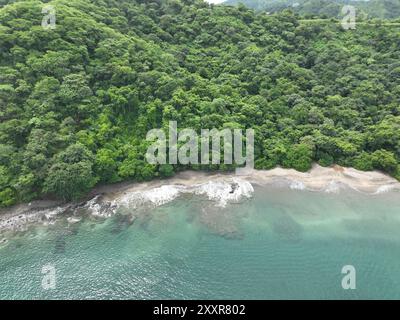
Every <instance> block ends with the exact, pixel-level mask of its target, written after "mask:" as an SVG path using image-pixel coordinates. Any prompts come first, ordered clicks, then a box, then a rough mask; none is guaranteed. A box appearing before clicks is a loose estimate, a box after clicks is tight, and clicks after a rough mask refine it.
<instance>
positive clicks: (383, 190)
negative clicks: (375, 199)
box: [374, 184, 395, 194]
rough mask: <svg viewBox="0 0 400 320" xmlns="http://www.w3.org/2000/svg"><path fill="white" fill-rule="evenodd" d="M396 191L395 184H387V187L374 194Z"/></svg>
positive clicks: (381, 187) (380, 188) (384, 186)
mask: <svg viewBox="0 0 400 320" xmlns="http://www.w3.org/2000/svg"><path fill="white" fill-rule="evenodd" d="M394 189H395V186H394V185H393V184H386V185H383V186H380V187H379V188H378V189H377V190H376V192H375V193H374V194H381V193H386V192H389V191H391V190H394Z"/></svg>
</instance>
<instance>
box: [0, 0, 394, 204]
mask: <svg viewBox="0 0 400 320" xmlns="http://www.w3.org/2000/svg"><path fill="white" fill-rule="evenodd" d="M50 4H52V5H53V6H54V8H55V9H56V17H57V20H56V21H57V22H56V28H55V29H50V30H45V29H43V28H42V27H41V21H42V18H43V14H42V13H41V11H42V7H43V3H42V2H40V1H36V0H31V1H16V2H15V3H11V4H8V5H5V6H4V7H2V8H1V9H0V205H1V206H9V205H11V204H13V203H16V202H21V201H29V200H31V199H34V198H38V197H49V196H53V197H59V198H63V199H65V200H69V199H76V198H78V197H80V196H82V195H84V194H85V193H86V192H87V191H88V190H90V188H92V187H93V186H94V185H96V184H99V183H113V182H118V181H123V180H133V181H142V180H148V179H152V178H154V177H165V176H170V175H172V174H173V173H174V172H175V171H178V170H182V169H185V168H188V167H187V166H186V167H185V166H171V165H162V166H154V165H150V164H148V163H147V162H146V161H145V159H144V154H145V151H146V149H147V147H148V142H146V141H145V140H144V138H145V137H146V133H147V132H148V130H150V129H152V128H159V127H166V126H167V125H168V122H169V121H170V120H175V121H177V122H178V125H179V127H180V128H193V129H195V130H197V131H198V132H199V131H200V130H201V129H202V128H209V129H212V128H214V127H216V128H242V129H245V128H253V129H254V130H255V132H256V150H255V151H256V167H257V168H258V169H268V168H273V167H275V166H277V165H282V166H284V167H291V168H295V169H297V170H301V171H306V170H308V169H309V168H310V166H311V163H312V162H313V161H317V162H319V163H320V164H321V165H324V166H329V165H331V164H333V163H337V164H340V165H344V166H353V167H355V168H358V169H362V170H372V169H379V170H383V171H385V172H388V173H389V174H391V175H394V176H397V177H400V167H399V159H400V106H399V103H400V54H399V52H400V32H399V28H396V27H393V28H388V27H385V26H382V25H379V24H377V25H365V26H363V27H362V28H361V27H360V28H358V29H357V30H355V31H350V32H345V31H344V30H343V29H342V28H341V27H340V26H339V25H337V24H335V23H332V24H324V25H320V24H315V25H313V24H310V25H307V24H306V25H304V24H300V23H299V21H298V20H297V18H296V17H295V16H294V15H293V14H292V13H289V12H283V13H280V14H277V15H273V16H268V15H266V14H263V13H259V14H258V13H256V12H254V11H252V10H250V9H246V8H244V7H239V8H235V7H227V6H209V5H208V4H206V3H205V2H203V1H201V0H168V1H147V0H146V1H132V0H129V1H128V0H90V1H88V0H85V1H83V0H55V1H51V2H50ZM192 168H193V169H203V170H215V169H220V170H227V169H232V167H229V166H225V165H221V166H217V165H210V166H194V167H192Z"/></svg>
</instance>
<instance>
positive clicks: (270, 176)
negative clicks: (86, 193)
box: [91, 164, 400, 200]
mask: <svg viewBox="0 0 400 320" xmlns="http://www.w3.org/2000/svg"><path fill="white" fill-rule="evenodd" d="M232 178H238V179H242V180H245V181H247V182H249V183H251V184H255V185H260V186H263V185H267V184H272V183H275V182H279V181H287V182H292V183H293V184H291V186H292V187H291V188H293V189H307V190H311V191H326V190H327V188H328V189H329V188H331V187H332V184H339V185H340V184H341V185H345V186H348V187H350V188H352V189H354V190H356V191H358V192H362V193H370V194H377V193H381V192H385V191H389V190H400V182H399V181H397V180H396V179H395V178H393V177H391V176H389V175H387V174H385V173H382V172H379V171H359V170H357V169H353V168H346V167H340V166H337V165H335V166H332V167H321V166H319V165H318V164H314V165H313V167H312V169H311V170H310V171H308V172H300V171H296V170H294V169H284V168H281V167H277V168H274V169H271V170H255V169H252V170H249V171H247V172H246V174H244V175H236V174H234V173H231V172H227V173H221V172H219V173H213V172H203V171H191V170H188V171H183V172H179V173H177V174H176V175H174V176H173V177H171V178H168V179H162V180H161V179H158V180H153V181H150V182H140V183H129V184H124V185H122V186H118V185H107V186H100V187H98V188H95V189H94V190H93V191H92V192H91V194H92V195H93V196H94V195H96V194H104V195H105V196H106V197H107V198H109V199H111V200H113V199H116V198H118V197H119V196H121V195H122V194H127V193H131V192H136V191H143V190H149V189H153V188H159V187H161V186H163V185H182V186H186V187H191V186H194V185H199V184H204V183H207V182H209V181H226V180H229V179H232ZM330 190H332V192H333V191H334V190H333V189H332V188H331V189H330Z"/></svg>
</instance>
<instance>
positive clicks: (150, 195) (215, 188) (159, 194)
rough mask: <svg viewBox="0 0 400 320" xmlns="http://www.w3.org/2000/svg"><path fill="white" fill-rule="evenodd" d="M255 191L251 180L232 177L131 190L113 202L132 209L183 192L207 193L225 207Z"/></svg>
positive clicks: (154, 203)
mask: <svg viewBox="0 0 400 320" xmlns="http://www.w3.org/2000/svg"><path fill="white" fill-rule="evenodd" d="M253 192H254V189H253V186H252V185H251V184H250V183H249V182H247V181H245V180H242V179H237V178H231V179H228V180H221V181H209V182H207V183H203V184H197V185H191V186H182V185H164V186H161V187H158V188H154V189H149V190H144V191H135V192H130V193H126V194H124V195H123V196H121V197H119V198H118V199H115V200H114V201H113V204H114V205H115V206H117V207H121V206H123V207H128V208H131V209H135V208H138V207H139V206H142V205H145V204H150V205H153V206H161V205H164V204H166V203H168V202H171V201H173V200H175V199H176V198H177V197H179V196H180V195H181V194H184V193H193V194H196V195H205V196H206V197H207V198H208V199H209V200H212V201H215V202H216V203H217V205H218V206H221V207H224V206H226V205H227V203H228V202H238V201H240V200H241V199H243V198H249V197H251V195H252V194H253Z"/></svg>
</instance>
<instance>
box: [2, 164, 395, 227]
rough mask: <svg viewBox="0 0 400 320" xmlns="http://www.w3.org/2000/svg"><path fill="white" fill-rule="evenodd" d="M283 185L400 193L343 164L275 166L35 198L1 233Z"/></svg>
mask: <svg viewBox="0 0 400 320" xmlns="http://www.w3.org/2000/svg"><path fill="white" fill-rule="evenodd" d="M282 182H283V183H284V185H285V186H287V187H289V188H291V189H298V190H310V191H315V192H329V193H337V192H339V191H340V189H341V188H343V187H348V188H351V189H353V190H355V191H358V192H362V193H367V194H371V195H373V194H375V195H377V194H380V193H384V192H388V191H394V192H398V191H400V182H399V181H397V180H396V179H394V178H392V177H390V176H388V175H386V174H384V173H381V172H378V171H369V172H363V171H359V170H356V169H353V168H344V167H340V166H333V167H329V168H326V167H321V166H319V165H317V164H315V165H314V166H313V168H312V169H311V170H310V171H309V172H305V173H303V172H298V171H296V170H293V169H283V168H275V169H272V170H249V171H246V173H245V174H241V175H237V174H235V173H234V172H230V173H210V172H201V171H184V172H180V173H177V174H176V175H175V176H173V177H171V178H169V179H158V180H152V181H149V182H142V183H135V182H123V183H117V184H113V185H104V186H98V187H96V188H95V189H93V190H92V191H91V192H90V193H89V194H88V195H87V197H85V198H84V199H82V200H81V201H79V202H69V203H62V202H61V201H50V200H37V201H33V202H31V203H29V204H19V205H15V206H13V207H11V208H7V209H2V210H0V230H2V229H18V228H19V227H20V226H23V225H28V224H29V223H35V222H40V221H44V223H47V222H48V221H51V220H53V219H55V218H56V217H57V216H58V215H63V214H64V213H66V212H71V211H74V210H76V209H77V208H85V209H88V210H89V211H92V212H93V215H94V216H102V217H107V216H110V215H112V214H113V213H115V210H116V208H118V207H119V206H123V205H125V206H129V207H136V205H141V204H143V203H145V202H148V203H151V204H152V205H155V206H158V205H162V204H164V203H167V202H169V201H172V200H173V199H175V198H176V197H178V196H179V195H180V194H182V193H193V194H201V195H204V196H206V197H208V199H210V200H212V201H215V203H216V205H217V206H218V205H219V206H225V205H226V204H227V203H228V202H237V201H240V199H241V198H250V197H251V194H252V193H253V191H254V190H253V186H257V185H258V186H265V185H268V184H269V185H274V184H278V183H282Z"/></svg>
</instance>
